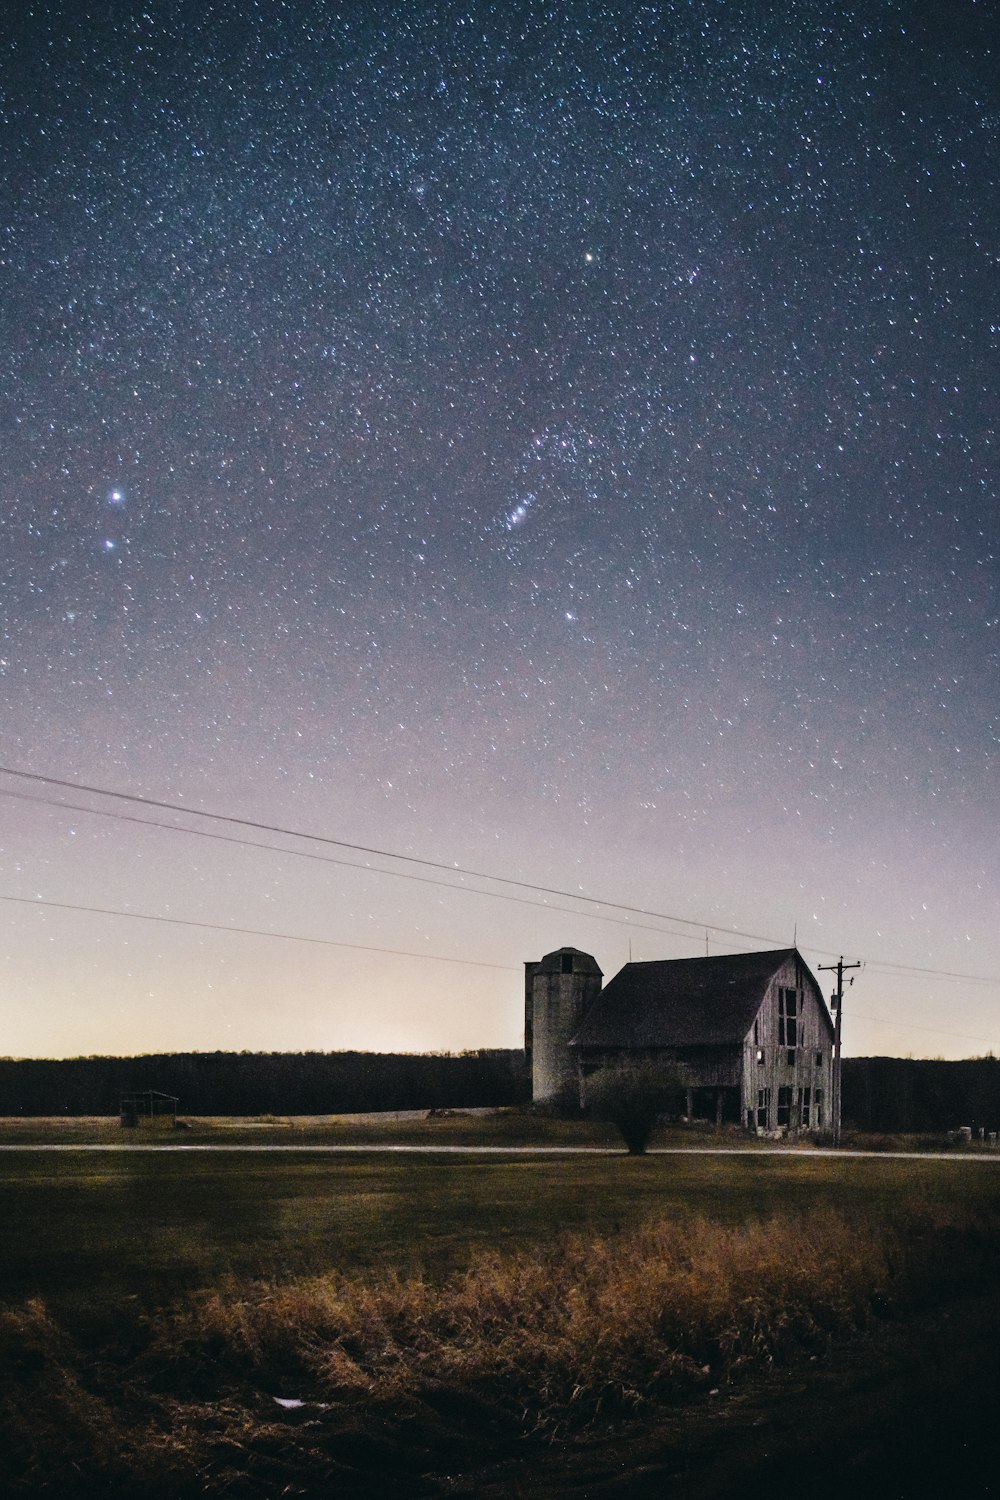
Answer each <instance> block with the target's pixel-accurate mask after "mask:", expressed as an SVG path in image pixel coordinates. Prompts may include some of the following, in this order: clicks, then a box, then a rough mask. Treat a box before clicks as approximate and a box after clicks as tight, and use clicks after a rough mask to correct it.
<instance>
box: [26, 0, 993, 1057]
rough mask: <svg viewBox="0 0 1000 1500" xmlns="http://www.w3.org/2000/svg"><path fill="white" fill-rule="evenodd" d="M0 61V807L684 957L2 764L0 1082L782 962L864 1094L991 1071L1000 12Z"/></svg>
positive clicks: (60, 36) (286, 27) (862, 15)
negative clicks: (832, 1010)
mask: <svg viewBox="0 0 1000 1500" xmlns="http://www.w3.org/2000/svg"><path fill="white" fill-rule="evenodd" d="M2 24H3V28H4V30H3V36H2V51H0V56H2V79H3V83H2V90H0V125H2V132H0V137H2V138H0V152H2V157H3V172H2V177H0V180H2V183H3V187H2V189H0V192H2V200H0V201H2V204H3V207H2V215H0V321H2V329H3V333H2V338H0V528H2V530H0V579H2V603H0V655H2V667H0V674H2V675H0V761H2V763H3V765H4V766H6V767H9V768H13V769H15V770H23V771H30V772H34V773H38V774H45V775H49V776H53V777H58V778H62V779H64V780H70V781H81V782H85V783H88V784H90V785H94V786H99V787H108V788H111V789H114V790H117V791H122V792H129V793H132V794H137V795H139V796H145V797H148V798H152V799H156V800H159V801H165V802H172V803H177V804H179V805H182V806H185V807H189V808H191V809H193V810H197V809H202V810H207V811H213V812H216V813H227V814H233V815H235V816H236V817H238V818H242V819H245V820H250V821H253V822H257V823H265V824H271V825H276V826H279V827H281V828H285V829H293V830H301V831H302V832H305V833H313V834H321V835H325V836H326V837H328V838H330V839H333V840H341V841H344V842H346V843H353V844H358V845H362V846H365V848H366V849H374V850H386V851H390V852H392V853H398V854H404V855H409V856H412V857H414V858H416V859H421V860H427V861H431V862H437V863H440V864H445V865H447V864H455V865H458V866H461V867H463V868H468V869H472V870H476V871H483V872H487V873H492V874H495V875H497V876H505V877H510V878H512V879H514V880H518V881H522V882H525V883H526V886H527V885H537V886H544V887H550V888H553V889H555V890H559V891H564V892H567V891H576V892H581V893H583V894H586V895H588V896H592V897H596V898H600V899H602V900H604V901H606V902H618V903H621V904H623V905H625V906H633V907H641V908H644V909H645V910H646V911H647V912H655V913H660V914H664V916H665V917H670V918H673V919H676V918H684V919H686V921H685V922H681V921H679V920H664V919H663V918H662V917H659V916H658V917H652V916H638V915H635V914H633V915H632V917H631V918H629V917H628V915H627V913H625V912H622V911H616V910H613V909H612V908H610V907H608V906H605V907H595V906H588V905H586V904H584V903H581V902H578V901H572V900H570V899H567V898H566V897H556V896H548V897H546V896H543V895H541V894H538V893H536V892H532V891H531V890H529V889H527V888H525V887H515V886H503V885H500V884H498V883H487V882H484V881H482V880H477V879H474V878H472V877H470V876H464V875H454V876H449V875H447V874H446V873H445V872H443V871H440V870H437V871H435V870H434V869H433V868H431V867H430V866H427V865H425V866H420V865H414V864H410V865H405V864H401V863H399V862H397V861H393V860H391V859H389V858H386V857H383V856H381V855H368V854H364V853H351V852H350V851H348V850H344V849H338V848H337V847H335V846H333V845H330V844H326V845H322V844H316V843H310V842H307V841H306V840H304V839H301V838H299V839H293V838H290V837H289V836H288V835H276V834H270V833H262V832H259V831H258V832H257V833H255V834H251V833H250V832H248V830H247V829H246V828H241V827H239V826H238V825H233V826H229V825H222V824H218V823H208V822H205V821H203V820H199V819H198V818H197V817H195V816H193V815H183V814H175V813H172V812H170V811H164V810H160V811H157V810H156V809H144V808H143V807H142V806H141V805H139V804H135V803H132V804H126V803H122V802H116V801H113V800H110V799H108V798H105V797H99V796H97V795H95V794H94V793H74V792H73V791H72V790H70V789H68V788H65V787H63V788H53V787H46V786H45V785H43V784H41V783H36V782H28V781H25V780H24V779H22V778H18V777H12V776H8V775H3V776H0V791H2V792H3V793H4V795H3V797H2V798H0V819H2V822H0V829H2V845H3V848H2V861H0V862H2V870H0V894H3V895H4V896H7V897H10V896H15V897H20V898H29V899H30V900H38V901H40V902H48V903H63V906H54V905H41V904H39V905H38V906H37V908H36V909H32V908H30V907H29V906H26V905H23V904H18V903H15V902H10V901H7V902H6V903H5V904H4V906H3V917H4V936H3V941H2V944H0V978H2V985H3V994H4V1000H3V1008H4V1015H5V1021H4V1040H3V1042H2V1044H0V1046H2V1050H3V1051H4V1052H6V1053H8V1054H12V1055H62V1054H75V1053H96V1052H120V1053H127V1052H134V1051H144V1050H157V1049H160V1048H171V1049H181V1048H184V1049H188V1048H199V1049H214V1048H216V1047H224V1048H229V1047H236V1048H253V1049H256V1048H274V1049H280V1050H286V1049H287V1050H296V1049H299V1048H306V1047H316V1048H337V1047H347V1046H360V1047H372V1048H405V1049H413V1050H422V1049H430V1048H459V1047H471V1046H479V1045H519V1042H520V1034H521V1032H520V1027H521V1006H522V982H521V978H520V973H519V971H520V967H521V964H522V962H523V961H524V960H525V959H536V958H538V957H540V956H541V954H542V953H543V952H546V951H550V950H551V949H553V948H556V947H559V946H561V945H563V944H574V945H576V946H578V947H581V948H584V949H586V950H588V951H590V952H593V953H594V954H595V955H596V956H597V958H598V961H599V962H600V963H601V966H602V967H603V968H604V970H605V972H606V973H607V974H609V975H610V974H612V973H614V972H615V971H616V970H617V969H618V967H620V965H621V964H622V963H623V962H625V961H626V959H627V958H628V956H629V951H630V945H631V952H632V956H633V957H635V958H661V957H663V958H667V957H680V956H684V955H687V954H696V953H699V952H704V951H705V948H706V941H707V942H708V944H709V945H710V948H711V951H713V952H720V951H726V950H729V951H732V950H739V949H745V948H747V947H760V946H785V945H787V944H790V943H791V942H792V941H793V937H794V936H797V939H798V942H799V945H800V947H801V948H802V949H803V951H804V953H805V954H806V957H807V958H808V959H809V961H810V962H811V963H812V964H813V965H814V966H815V965H816V964H819V963H829V962H830V961H831V960H833V959H835V958H836V956H837V955H838V954H839V953H843V954H844V955H845V957H847V958H850V959H852V960H853V959H861V960H864V961H865V962H866V964H867V968H866V969H865V971H864V972H863V973H862V975H861V977H860V979H859V980H858V982H857V984H856V985H855V988H854V989H853V990H852V991H851V994H850V997H849V1002H848V1008H847V1010H846V1011H845V1049H846V1050H847V1051H848V1052H854V1053H871V1052H893V1053H913V1054H914V1055H918V1056H919V1055H931V1056H933V1055H944V1056H964V1055H969V1054H973V1053H981V1052H985V1051H986V1050H987V1048H988V1047H990V1046H992V1047H994V1048H998V1049H1000V1010H998V1002H1000V985H998V984H997V982H996V979H995V976H997V975H998V974H1000V921H998V907H1000V903H998V894H1000V868H998V859H997V814H998V800H1000V799H998V784H997V770H998V756H997V750H998V720H1000V682H998V676H1000V673H998V644H1000V623H998V617H1000V602H998V592H1000V589H998V584H1000V568H998V532H1000V509H998V503H997V488H996V461H997V410H998V408H997V390H998V384H1000V382H998V347H1000V279H998V272H1000V209H998V202H1000V195H998V189H1000V183H998V162H1000V67H998V51H1000V47H998V43H1000V22H998V20H997V16H996V12H995V10H994V9H993V7H991V6H988V5H986V4H984V3H974V0H948V3H947V4H945V3H941V4H940V5H912V4H904V3H897V0H891V3H887V0H866V3H864V4H857V5H847V4H836V3H811V0H791V3H781V4H771V5H768V4H765V3H760V4H758V3H754V4H750V3H746V4H741V3H724V0H690V3H679V0H678V3H653V4H639V3H631V4H625V3H619V4H616V3H611V4H558V5H556V4H550V3H532V4H523V3H521V4H518V3H513V4H512V3H509V0H507V3H504V4H502V5H501V4H464V5H463V4H458V3H454V4H453V3H446V0H440V3H433V0H428V3H417V0H399V3H397V4H391V5H390V4H373V5H370V6H362V5H352V6H337V5H335V4H330V3H319V0H287V3H281V0H267V3H265V0H259V3H249V4H248V3H245V0H244V3H241V4H239V5H236V4H229V3H223V0H220V3H210V0H208V3H199V4H197V5H195V4H190V3H189V4H174V3H171V4H167V3H165V0H150V3H149V4H148V5H145V6H143V5H140V4H137V3H132V0H122V3H120V4H116V5H114V6H110V5H107V4H96V3H94V4H87V3H80V0H74V3H65V4H59V3H34V4H31V3H28V4H24V5H21V6H19V7H17V8H16V15H9V16H7V17H6V18H5V20H4V22H3V23H2ZM10 793H16V794H17V795H16V796H11V795H8V794H10ZM38 797H47V798H49V799H50V800H49V801H48V802H38V801H29V800H25V799H26V798H38ZM54 800H62V801H63V802H65V803H70V804H72V807H71V808H69V809H66V808H63V809H59V808H56V807H54V806H52V805H51V803H52V801H54ZM84 808H86V809H91V810H90V811H83V810H82V809H84ZM93 809H101V810H103V812H105V813H108V812H114V813H116V814H117V817H114V818H112V817H108V816H100V815H98V813H97V812H96V811H93ZM124 815H128V817H129V818H146V817H148V818H149V819H151V820H158V821H159V822H160V823H169V824H171V825H172V827H171V828H164V827H153V828H143V827H141V826H139V824H138V823H136V822H133V821H126V819H125V816H124ZM179 826H185V827H189V828H198V829H200V830H201V831H202V833H205V832H209V831H212V832H215V833H219V832H222V833H226V834H228V835H230V836H232V837H237V836H238V837H241V838H243V839H246V840H255V841H257V842H269V843H270V844H272V845H276V846H279V847H280V848H281V849H283V850H285V851H291V850H295V851H298V852H297V853H295V854H293V853H291V852H284V853H278V852H274V849H273V848H272V849H268V850H262V849H255V848H249V847H247V845H246V843H243V844H236V843H227V842H223V841H221V840H219V839H209V838H206V837H198V836H195V835H190V834H185V833H180V832H177V831H176V829H177V827H179ZM306 853H308V854H310V855H311V856H312V857H311V858H303V857H301V856H302V855H303V854H306ZM320 859H323V860H328V861H335V860H339V861H346V862H347V863H348V864H350V862H352V861H353V862H354V864H355V865H363V864H365V863H367V864H369V865H370V866H374V867H377V868H378V869H381V870H387V871H388V870H391V871H394V872H395V873H391V874H377V873H373V872H372V870H368V871H365V870H359V869H357V868H348V867H346V866H345V863H333V862H331V863H328V864H327V865H326V867H325V868H324V865H323V864H322V863H320ZM406 873H409V874H410V875H420V876H421V877H422V879H421V880H420V881H417V880H413V879H407V878H403V876H404V875H405V874H406ZM432 880H435V881H438V882H441V883H438V884H431V883H426V882H429V881H432ZM449 883H451V884H452V885H454V884H459V885H462V886H464V887H465V889H463V890H460V891H457V892H456V891H454V890H451V891H449V890H447V889H445V886H446V885H448V884H449ZM471 887H476V888H477V889H479V890H480V891H482V890H484V889H489V890H491V891H493V892H495V893H497V895H496V896H487V895H483V894H473V893H472V892H471V890H470V888H471ZM501 894H503V895H505V896H506V897H507V898H508V899H505V900H501V899H498V897H499V895H501ZM512 897H516V898H517V899H516V900H515V899H510V898H512ZM546 901H548V903H549V907H550V909H549V910H546V909H545V905H544V903H545V902H546ZM74 905H78V906H79V905H88V906H91V907H101V908H105V909H107V910H108V911H125V910H130V911H133V912H136V913H144V914H147V915H159V916H169V917H171V918H172V919H173V920H174V921H175V922H178V923H179V922H182V921H184V920H187V919H190V920H191V921H194V922H201V923H204V924H216V925H219V926H227V925H228V926H241V927H244V928H248V929H254V930H255V931H257V932H278V933H285V934H299V935H302V936H309V937H313V938H317V937H318V938H323V939H325V940H326V941H327V942H333V943H342V944H355V945H359V946H357V947H353V948H347V947H345V948H340V949H338V948H336V947H327V946H322V945H321V944H315V943H314V944H306V943H298V942H293V941H289V940H285V939H282V940H278V939H276V938H273V937H264V936H257V935H254V934H253V933H251V932H246V933H243V934H232V933H229V934H226V933H221V932H218V931H215V930H214V928H213V927H212V926H204V927H201V928H196V927H188V926H184V925H167V924H164V923H156V922H144V921H139V920H132V919H129V918H127V917H123V916H112V915H105V914H102V913H100V912H94V911H90V912H82V911H71V910H66V909H65V907H66V906H74ZM552 907H556V908H560V909H558V910H552V909H551V908H552ZM706 928H708V929H709V931H708V932H707V934H706ZM744 934H745V935H746V936H744ZM366 947H367V948H368V949H379V948H384V949H395V950H399V951H400V952H405V953H411V954H412V953H419V954H427V955H434V956H435V958H434V960H433V961H432V959H431V958H429V957H428V958H403V957H398V956H393V955H391V954H386V953H378V952H375V951H366ZM443 958H450V959H456V958H461V959H466V960H473V961H474V963H473V964H469V963H454V962H451V963H448V962H441V961H438V960H439V959H443ZM476 965H481V966H476ZM491 966H492V967H491ZM903 966H911V968H912V969H913V970H936V971H945V972H938V973H916V972H910V971H909V970H907V969H905V968H904V967H903ZM953 975H972V976H982V977H983V979H984V981H989V982H984V983H975V982H973V981H971V980H963V979H960V978H955V977H949V976H953ZM829 977H830V976H828V975H825V976H823V978H824V981H826V980H828V979H829ZM826 987H827V989H828V986H826Z"/></svg>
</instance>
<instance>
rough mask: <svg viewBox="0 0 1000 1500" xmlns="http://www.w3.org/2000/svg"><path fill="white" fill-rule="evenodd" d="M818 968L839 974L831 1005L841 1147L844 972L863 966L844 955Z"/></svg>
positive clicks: (836, 1120)
mask: <svg viewBox="0 0 1000 1500" xmlns="http://www.w3.org/2000/svg"><path fill="white" fill-rule="evenodd" d="M816 967H817V969H819V970H820V971H822V970H823V969H830V970H836V974H837V993H836V994H835V995H832V996H831V1003H832V1005H833V1009H834V1011H835V1012H836V1014H835V1016H834V1019H833V1078H832V1080H831V1081H832V1083H833V1144H834V1145H835V1146H839V1145H840V1076H841V1072H840V1036H841V1027H842V1023H843V1019H844V970H845V969H860V968H861V965H860V964H859V963H858V964H845V963H844V956H843V954H841V956H840V957H839V958H838V960H837V962H836V963H835V964H817V965H816ZM850 983H851V984H853V983H854V980H853V979H852V980H851V981H850Z"/></svg>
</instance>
